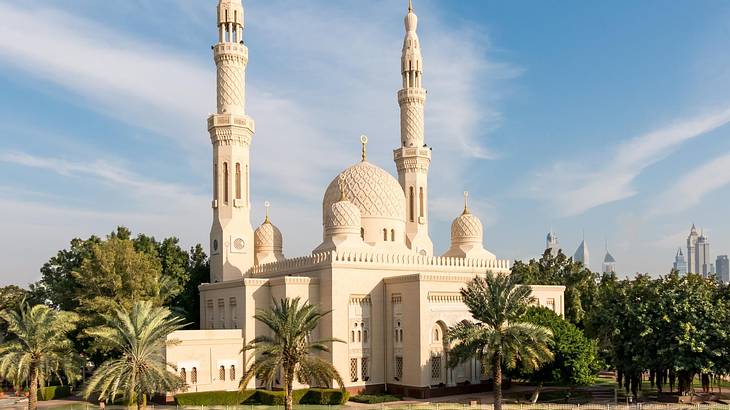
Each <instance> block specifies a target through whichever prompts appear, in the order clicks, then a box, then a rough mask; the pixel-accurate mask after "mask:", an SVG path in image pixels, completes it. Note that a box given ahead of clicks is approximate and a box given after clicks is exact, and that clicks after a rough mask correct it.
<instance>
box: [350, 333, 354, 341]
mask: <svg viewBox="0 0 730 410" xmlns="http://www.w3.org/2000/svg"><path fill="white" fill-rule="evenodd" d="M350 341H351V342H355V331H354V330H353V331H352V334H350Z"/></svg>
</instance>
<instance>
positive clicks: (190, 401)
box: [175, 390, 258, 406]
mask: <svg viewBox="0 0 730 410" xmlns="http://www.w3.org/2000/svg"><path fill="white" fill-rule="evenodd" d="M257 393H258V391H257V390H244V391H242V392H239V391H206V392H197V393H180V394H176V395H175V404H177V405H178V406H237V405H239V404H241V403H245V402H257V401H258V400H257V398H258V397H257V396H258V394H257Z"/></svg>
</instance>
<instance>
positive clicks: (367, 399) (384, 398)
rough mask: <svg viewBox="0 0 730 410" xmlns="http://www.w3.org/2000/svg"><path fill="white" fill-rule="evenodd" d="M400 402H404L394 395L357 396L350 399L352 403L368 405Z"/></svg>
mask: <svg viewBox="0 0 730 410" xmlns="http://www.w3.org/2000/svg"><path fill="white" fill-rule="evenodd" d="M400 400H402V398H401V397H398V396H394V395H392V394H358V395H357V396H352V397H350V401H354V402H355V403H367V404H377V403H387V402H389V401H400Z"/></svg>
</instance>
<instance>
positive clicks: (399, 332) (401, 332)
mask: <svg viewBox="0 0 730 410" xmlns="http://www.w3.org/2000/svg"><path fill="white" fill-rule="evenodd" d="M398 340H399V341H400V342H401V343H403V329H398Z"/></svg>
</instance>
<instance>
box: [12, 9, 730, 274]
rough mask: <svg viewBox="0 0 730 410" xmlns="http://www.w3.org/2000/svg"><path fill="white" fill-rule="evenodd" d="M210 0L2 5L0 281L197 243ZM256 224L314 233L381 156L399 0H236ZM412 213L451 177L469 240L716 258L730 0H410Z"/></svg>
mask: <svg viewBox="0 0 730 410" xmlns="http://www.w3.org/2000/svg"><path fill="white" fill-rule="evenodd" d="M215 4H216V1H215V0H127V1H115V2H99V1H96V0H67V1H64V2H56V1H50V0H47V1H32V0H17V1H16V0H0V260H2V263H1V264H0V285H6V284H11V283H15V284H19V285H23V286H25V285H27V284H29V283H32V282H35V281H37V280H38V279H39V278H40V272H39V268H40V267H41V266H42V264H43V263H44V262H45V261H47V260H48V259H49V258H50V257H52V256H53V255H55V253H56V252H57V251H58V250H60V249H63V248H66V247H67V246H68V244H69V241H70V240H71V239H72V238H74V237H83V238H85V237H88V236H89V235H92V234H96V235H105V234H107V233H109V232H111V231H112V230H113V229H114V228H115V227H116V226H118V225H124V226H127V227H128V228H130V229H131V230H132V231H133V232H134V233H140V232H142V233H146V234H150V235H154V236H155V237H157V238H160V239H161V238H164V237H167V236H177V237H179V238H180V240H181V242H182V244H183V245H184V246H186V247H189V246H191V245H194V244H196V243H202V244H204V245H205V246H206V248H207V243H208V234H209V230H210V224H211V220H212V212H211V209H210V198H211V175H210V174H211V166H210V164H211V158H212V154H211V146H210V140H209V136H208V133H207V130H206V126H205V121H206V117H207V116H208V115H209V114H210V113H211V112H213V111H214V110H215V66H214V63H213V61H212V56H211V51H210V46H211V44H213V43H214V42H215V41H216V38H217V31H216V27H215ZM244 6H245V9H246V28H245V41H246V44H247V46H248V48H249V65H248V68H247V74H246V75H247V89H246V94H247V112H248V114H249V115H251V116H252V117H253V118H254V120H255V121H256V135H255V136H254V140H253V145H252V151H251V172H252V177H251V184H252V186H251V193H252V206H253V209H252V216H253V218H252V219H253V221H261V220H263V214H264V206H263V204H264V201H267V200H268V201H270V202H271V204H272V205H271V219H272V221H273V222H274V223H275V224H276V225H277V226H278V227H279V228H280V229H281V231H282V232H283V235H284V252H285V254H286V255H287V256H289V257H294V256H301V255H304V254H307V253H309V252H311V250H312V249H314V248H315V247H316V246H317V245H318V244H319V241H320V240H321V229H322V226H321V223H322V221H321V220H320V218H321V201H322V196H323V194H324V191H325V188H326V187H327V185H328V184H329V182H330V181H331V180H332V179H333V178H334V177H335V176H336V175H337V173H338V172H340V171H341V170H343V169H344V168H346V167H348V166H350V165H352V164H353V163H356V162H357V161H358V160H359V155H360V145H359V137H360V135H361V134H366V135H367V136H368V138H369V140H370V143H369V144H368V160H369V161H371V162H372V163H375V164H377V165H379V166H381V167H383V168H384V169H386V170H388V171H389V172H391V173H392V174H395V166H394V164H393V162H392V150H393V149H394V148H396V147H397V146H398V145H399V135H400V134H399V129H398V127H399V112H398V105H397V99H396V92H397V90H398V88H400V85H401V79H400V73H399V70H400V50H401V46H402V41H403V35H404V28H403V17H404V15H405V12H406V6H407V1H406V0H367V1H366V0H342V1H337V2H332V1H328V0H310V1H296V0H247V1H245V2H244ZM414 8H415V11H416V13H417V14H418V16H419V27H418V32H419V36H420V38H421V46H422V50H423V56H424V74H423V76H424V77H423V84H424V86H425V87H426V88H427V89H428V99H427V101H426V111H425V116H426V142H427V143H428V144H429V145H430V146H432V147H433V158H432V164H431V169H430V174H429V190H430V197H429V201H430V206H431V209H430V211H431V215H430V224H431V225H430V229H431V237H432V239H433V241H434V245H435V249H436V252H437V253H441V252H444V251H445V250H446V249H447V248H448V245H449V226H450V223H451V221H452V220H453V218H454V217H456V216H458V215H459V213H460V211H461V209H462V206H463V205H462V201H463V199H462V192H463V191H465V190H468V191H469V192H470V196H469V198H470V208H471V209H472V211H473V212H474V213H475V214H477V215H478V216H479V217H480V218H481V220H482V222H483V223H484V229H485V233H484V236H485V246H486V248H487V249H489V250H491V251H492V252H494V253H495V254H496V255H497V256H498V257H499V258H506V259H521V260H527V259H530V258H533V257H536V256H537V255H538V254H539V253H541V251H542V250H543V249H544V247H545V236H546V234H547V232H548V231H549V230H551V229H552V230H553V231H554V232H556V233H557V235H558V237H559V239H560V244H561V246H562V247H563V249H564V250H565V251H566V253H568V254H569V255H572V254H573V252H574V251H575V249H576V248H577V246H578V244H579V242H580V240H581V239H582V238H585V240H586V241H587V243H588V247H589V250H590V253H591V263H590V267H591V268H593V269H594V270H600V268H601V264H600V262H601V260H602V259H603V255H604V254H605V251H606V245H607V246H608V249H609V250H610V252H611V253H612V255H613V256H614V257H615V258H616V260H617V270H618V271H619V272H620V273H622V274H633V273H635V272H648V273H651V274H654V275H660V274H665V273H667V272H668V271H669V269H670V268H671V263H672V262H673V258H674V254H675V253H676V251H677V248H678V247H680V246H683V245H684V241H685V238H686V236H687V234H688V232H689V228H690V226H691V224H692V223H695V224H696V225H697V227H698V228H699V229H703V230H704V232H705V234H706V235H707V236H708V237H709V239H710V242H711V254H712V259H713V260H714V257H715V256H716V255H718V254H727V253H730V218H728V206H727V204H728V201H729V200H730V138H728V133H730V125H729V123H730V53H728V51H727V50H730V2H727V1H722V0H702V1H688V0H681V1H675V2H666V1H661V0H646V1H642V2H634V1H630V0H625V1H613V2H603V3H597V2H585V1H580V0H566V1H561V2H535V1H529V0H515V1H509V2H507V1H497V0H461V1H458V2H457V1H446V0H415V1H414Z"/></svg>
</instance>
